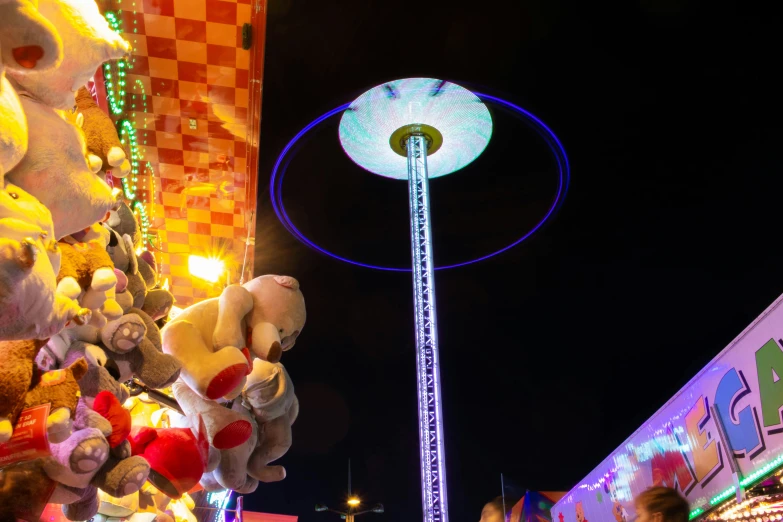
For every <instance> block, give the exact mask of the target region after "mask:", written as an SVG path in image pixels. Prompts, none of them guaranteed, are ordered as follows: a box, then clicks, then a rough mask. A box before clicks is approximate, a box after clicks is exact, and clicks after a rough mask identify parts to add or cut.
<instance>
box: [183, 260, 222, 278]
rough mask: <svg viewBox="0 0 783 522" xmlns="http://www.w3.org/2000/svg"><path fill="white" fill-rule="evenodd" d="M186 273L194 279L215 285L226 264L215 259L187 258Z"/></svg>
mask: <svg viewBox="0 0 783 522" xmlns="http://www.w3.org/2000/svg"><path fill="white" fill-rule="evenodd" d="M188 271H189V272H190V275H192V276H194V277H198V278H199V279H204V280H205V281H209V282H210V283H217V282H218V280H219V279H220V276H222V275H223V273H224V272H225V271H226V264H225V263H224V262H223V261H222V260H221V259H217V258H215V257H202V256H189V257H188Z"/></svg>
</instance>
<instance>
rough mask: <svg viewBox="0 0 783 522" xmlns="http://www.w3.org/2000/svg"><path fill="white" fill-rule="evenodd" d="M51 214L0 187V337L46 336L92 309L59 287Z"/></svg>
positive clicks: (81, 318)
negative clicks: (82, 305) (79, 302)
mask: <svg viewBox="0 0 783 522" xmlns="http://www.w3.org/2000/svg"><path fill="white" fill-rule="evenodd" d="M53 236H54V231H53V225H52V219H51V214H50V213H49V210H48V209H47V208H46V207H44V206H43V205H41V203H40V202H39V201H38V200H37V199H36V198H34V197H33V196H31V195H30V194H28V193H27V192H26V191H24V190H22V189H21V188H20V187H17V186H15V185H12V184H10V183H6V185H5V187H4V189H3V190H0V307H1V308H2V310H3V313H2V314H0V339H5V340H13V339H31V338H38V339H45V338H48V337H50V336H52V335H54V334H56V333H58V332H59V331H60V330H62V329H63V328H64V327H65V326H66V325H67V324H68V323H69V322H70V321H72V320H73V321H74V322H75V323H80V324H84V323H85V322H87V321H89V320H90V311H89V310H88V309H87V308H84V307H81V306H79V304H78V302H77V301H76V300H75V298H74V297H75V296H73V295H70V296H69V295H67V293H65V292H63V291H61V290H59V289H58V287H57V273H58V272H59V270H60V265H61V250H60V248H59V245H58V244H57V242H56V241H55V240H54V238H53Z"/></svg>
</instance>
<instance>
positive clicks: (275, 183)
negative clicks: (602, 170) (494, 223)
mask: <svg viewBox="0 0 783 522" xmlns="http://www.w3.org/2000/svg"><path fill="white" fill-rule="evenodd" d="M473 94H475V95H476V96H478V97H479V98H481V99H482V100H489V101H492V102H495V103H497V104H499V105H503V106H505V107H507V108H509V109H511V110H513V111H515V112H517V113H518V114H521V115H523V116H525V117H526V118H527V119H528V120H529V121H530V122H531V123H533V124H534V125H535V127H536V130H537V131H539V133H541V132H543V136H542V137H544V138H545V140H546V142H547V144H548V145H549V148H550V149H551V151H552V154H553V155H554V157H555V160H556V161H557V168H558V172H559V181H560V183H559V185H558V187H557V195H556V197H555V200H554V202H553V203H552V206H551V207H550V208H549V210H548V211H547V213H546V215H545V216H544V217H543V218H542V219H541V220H540V221H539V222H538V223H536V225H535V226H534V227H533V228H532V229H530V231H529V232H527V233H526V234H525V235H523V236H522V237H520V238H519V239H517V240H516V241H514V242H513V243H511V244H510V245H507V246H505V247H503V248H501V249H500V250H496V251H495V252H492V253H491V254H487V255H485V256H482V257H477V258H476V259H472V260H470V261H464V262H462V263H457V264H454V265H447V266H438V267H435V270H447V269H449V268H457V267H461V266H467V265H472V264H474V263H478V262H480V261H484V260H487V259H489V258H491V257H495V256H497V255H499V254H502V253H503V252H505V251H506V250H510V249H511V248H514V247H515V246H517V245H518V244H520V243H521V242H522V241H524V240H526V239H527V238H529V237H530V236H532V235H533V234H534V233H535V232H536V231H537V230H538V229H539V228H541V227H542V226H543V225H544V223H546V221H547V220H548V219H549V218H550V217H552V215H553V214H554V213H555V212H556V211H557V210H558V209H559V208H560V206H561V205H562V203H563V200H564V199H565V195H566V192H568V184H569V182H570V179H571V169H570V167H569V164H568V156H567V155H566V152H565V149H564V148H563V144H562V143H560V140H559V139H558V138H557V136H556V135H555V133H554V132H552V129H550V128H549V127H547V125H546V124H545V123H544V122H543V121H541V120H540V119H538V118H537V117H536V116H534V115H533V114H531V113H530V112H528V111H526V110H525V109H523V108H522V107H519V106H517V105H514V104H513V103H511V102H508V101H506V100H503V99H501V98H497V97H495V96H490V95H489V94H480V93H477V92H474V93H473ZM350 105H351V104H350V103H346V104H344V105H340V106H339V107H337V108H334V109H332V110H331V111H329V112H327V113H326V114H323V115H322V116H320V117H319V118H317V119H315V120H314V121H312V122H311V123H310V124H309V125H307V126H306V127H305V128H303V129H302V130H301V131H299V133H298V134H297V135H296V136H294V137H293V139H292V140H291V141H289V142H288V145H286V146H285V148H284V149H283V151H282V152H281V153H280V155H279V156H278V157H277V161H276V162H275V167H274V168H273V169H272V177H271V178H270V180H269V192H270V195H271V199H272V207H273V208H274V210H275V214H277V218H278V219H279V220H280V222H281V223H282V224H283V226H284V227H285V228H286V230H288V231H289V232H290V233H291V234H292V235H293V236H294V237H296V238H297V239H298V240H299V241H301V242H302V243H304V244H305V245H307V246H309V247H310V248H312V249H313V250H317V251H318V252H321V253H322V254H326V255H327V256H329V257H332V258H334V259H337V260H339V261H343V262H345V263H350V264H352V265H356V266H361V267H364V268H373V269H375V270H384V271H387V272H410V271H411V269H410V268H394V267H388V266H378V265H370V264H367V263H360V262H359V261H354V260H352V259H348V258H346V257H341V256H338V255H337V254H334V253H332V252H329V251H328V250H326V249H324V248H321V247H320V246H318V245H316V244H315V243H313V242H312V241H310V240H309V239H308V238H307V237H306V236H305V235H304V234H302V232H301V231H300V230H299V229H298V228H296V225H294V224H293V223H292V222H291V219H290V218H289V217H288V213H287V212H286V210H285V206H284V205H283V178H284V176H285V171H286V168H285V167H287V166H288V164H287V163H286V165H285V167H284V168H283V169H282V170H280V168H281V166H282V165H283V162H284V160H285V158H286V156H287V155H288V153H289V152H290V150H291V149H292V148H293V146H294V145H296V142H298V141H299V140H300V139H301V138H302V137H303V136H304V135H305V134H307V133H308V132H310V131H311V130H312V129H313V128H314V127H316V126H318V125H319V124H320V123H322V122H324V121H325V120H327V119H329V118H331V117H332V116H334V115H335V114H339V113H341V112H343V111H345V110H346V109H348V107H350ZM278 173H279V176H278Z"/></svg>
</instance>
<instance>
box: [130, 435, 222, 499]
mask: <svg viewBox="0 0 783 522" xmlns="http://www.w3.org/2000/svg"><path fill="white" fill-rule="evenodd" d="M197 426H199V427H198V428H197V429H196V430H195V433H194V430H191V429H189V428H161V429H155V428H150V427H147V426H135V427H134V428H133V430H132V431H131V435H130V443H131V448H132V451H133V455H140V456H143V457H144V458H145V459H146V460H147V462H149V464H150V468H151V470H150V475H149V481H150V482H152V484H153V485H154V486H155V487H156V488H158V489H159V490H161V491H162V492H164V493H165V494H166V495H168V496H169V497H171V498H180V497H181V496H182V495H183V494H185V493H187V492H188V491H190V489H192V488H193V486H195V485H196V484H198V482H199V480H200V479H201V475H203V473H204V470H205V469H206V466H207V457H208V454H209V443H208V442H207V439H206V436H205V434H204V430H203V424H202V423H200V422H199V424H198V425H197Z"/></svg>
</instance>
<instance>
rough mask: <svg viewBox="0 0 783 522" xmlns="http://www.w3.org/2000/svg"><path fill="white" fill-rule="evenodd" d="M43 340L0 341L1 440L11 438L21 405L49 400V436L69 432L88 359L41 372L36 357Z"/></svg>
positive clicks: (53, 436) (62, 434)
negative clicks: (58, 368) (80, 381)
mask: <svg viewBox="0 0 783 522" xmlns="http://www.w3.org/2000/svg"><path fill="white" fill-rule="evenodd" d="M45 344H46V340H27V341H3V342H0V360H2V361H3V365H2V366H1V367H0V442H6V441H8V439H10V438H11V435H12V434H13V426H14V424H15V423H16V420H17V419H18V418H19V414H20V413H21V412H22V410H23V409H25V408H31V407H33V406H39V405H41V404H46V403H49V404H51V408H50V410H49V411H50V414H49V418H48V419H47V431H48V432H49V436H50V438H51V439H54V440H55V441H57V440H62V439H64V438H65V437H67V436H68V435H70V433H69V431H70V427H71V419H72V418H73V416H74V415H75V413H76V404H77V403H78V401H79V395H80V391H79V384H78V381H79V379H81V378H82V377H83V376H84V374H85V373H87V369H88V367H87V361H86V360H84V359H83V358H82V359H79V360H77V361H75V362H74V363H73V364H72V365H71V366H69V367H68V368H65V369H62V370H55V371H52V372H46V373H42V372H41V371H40V370H39V369H38V366H36V364H35V359H36V357H37V356H38V352H40V351H41V348H42V347H43V346H44V345H45Z"/></svg>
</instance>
